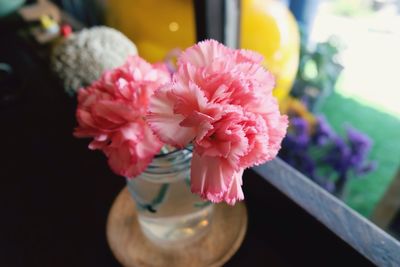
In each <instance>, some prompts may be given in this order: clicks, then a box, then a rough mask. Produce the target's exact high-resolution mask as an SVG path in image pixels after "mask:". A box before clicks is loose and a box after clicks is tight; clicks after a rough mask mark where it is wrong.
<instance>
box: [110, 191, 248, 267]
mask: <svg viewBox="0 0 400 267" xmlns="http://www.w3.org/2000/svg"><path fill="white" fill-rule="evenodd" d="M246 229H247V211H246V206H245V205H244V204H243V203H237V204H236V205H235V206H233V207H232V206H228V205H226V204H218V205H216V206H215V209H214V217H213V221H212V223H211V225H210V229H209V232H208V233H206V234H205V236H204V237H202V238H201V239H199V240H197V241H194V242H193V243H190V244H189V245H187V246H185V247H183V248H180V249H173V248H172V249H166V248H161V247H158V246H156V245H155V244H153V243H151V242H150V241H149V240H147V238H146V237H145V236H144V235H143V233H142V231H141V229H140V226H139V223H138V221H137V213H136V209H135V204H134V201H133V200H132V198H131V196H130V195H129V192H128V190H127V188H124V189H123V190H122V191H121V192H120V193H119V195H118V196H117V198H116V200H115V201H114V204H113V206H112V208H111V211H110V213H109V215H108V222H107V239H108V244H109V245H110V248H111V250H112V252H113V253H114V255H115V257H116V258H117V259H118V261H119V262H120V263H121V264H122V265H123V266H125V267H142V266H146V267H165V266H174V267H180V266H184V267H204V266H213V267H214V266H215V267H217V266H221V265H222V264H224V263H225V262H226V261H228V260H229V259H230V258H231V257H232V256H233V254H235V252H236V251H237V250H238V249H239V247H240V245H241V243H242V241H243V238H244V236H245V233H246Z"/></svg>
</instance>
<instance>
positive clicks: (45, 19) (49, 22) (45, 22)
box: [39, 15, 57, 30]
mask: <svg viewBox="0 0 400 267" xmlns="http://www.w3.org/2000/svg"><path fill="white" fill-rule="evenodd" d="M39 20H40V25H41V26H42V27H43V29H45V30H48V29H50V28H52V27H54V25H56V24H57V22H55V21H54V20H53V19H52V18H50V17H49V16H47V15H42V16H40V18H39Z"/></svg>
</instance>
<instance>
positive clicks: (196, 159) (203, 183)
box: [190, 151, 235, 202]
mask: <svg viewBox="0 0 400 267" xmlns="http://www.w3.org/2000/svg"><path fill="white" fill-rule="evenodd" d="M234 171H235V170H234V169H233V168H232V167H231V166H230V165H229V163H227V161H226V160H224V159H222V158H220V157H209V156H200V155H199V154H197V153H196V151H193V158H192V167H191V170H190V179H191V188H192V192H193V193H197V194H199V195H200V196H201V197H202V198H205V199H208V200H210V201H212V202H220V201H222V199H223V195H224V193H225V192H226V191H227V190H228V186H229V185H230V183H231V181H232V176H233V173H234Z"/></svg>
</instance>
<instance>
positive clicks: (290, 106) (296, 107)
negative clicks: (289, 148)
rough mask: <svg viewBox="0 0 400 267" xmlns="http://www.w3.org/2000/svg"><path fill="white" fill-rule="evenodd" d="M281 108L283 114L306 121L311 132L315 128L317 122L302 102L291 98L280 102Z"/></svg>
mask: <svg viewBox="0 0 400 267" xmlns="http://www.w3.org/2000/svg"><path fill="white" fill-rule="evenodd" d="M279 108H280V109H281V112H282V113H284V114H288V115H289V117H301V118H303V119H305V120H306V121H307V122H308V124H309V125H310V130H312V129H313V128H314V126H315V124H316V121H317V120H316V118H315V116H314V115H313V114H312V113H311V112H310V111H309V110H308V109H307V107H306V106H305V105H304V104H303V103H302V102H301V101H300V100H298V99H296V98H293V97H290V96H289V97H287V98H285V99H284V100H282V101H281V102H280V105H279Z"/></svg>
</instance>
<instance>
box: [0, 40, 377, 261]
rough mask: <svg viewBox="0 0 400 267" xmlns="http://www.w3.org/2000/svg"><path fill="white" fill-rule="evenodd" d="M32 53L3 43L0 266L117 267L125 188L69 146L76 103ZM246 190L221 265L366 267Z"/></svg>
mask: <svg viewBox="0 0 400 267" xmlns="http://www.w3.org/2000/svg"><path fill="white" fill-rule="evenodd" d="M36 52H37V51H36V48H34V47H32V46H30V45H26V44H25V43H24V42H21V41H20V40H19V39H18V38H14V35H10V36H6V37H4V35H3V36H2V40H1V42H0V62H4V61H6V62H8V63H10V64H11V65H13V66H14V68H15V69H16V71H17V76H16V77H18V82H17V83H18V84H19V85H18V88H16V90H15V91H12V92H11V93H10V92H7V93H6V94H5V95H6V96H7V97H6V101H3V102H2V104H1V107H0V122H1V124H0V125H1V131H0V132H1V134H0V135H1V140H2V146H1V148H2V149H1V161H0V162H1V169H0V170H1V175H0V176H1V178H0V212H1V217H0V266H6V267H14V266H15V267H16V266H40V267H47V266H49V267H53V266H56V267H58V266H59V267H62V266H85V267H86V266H96V267H101V266H104V267H105V266H109V267H111V266H119V264H118V262H117V261H116V260H115V258H114V257H113V255H112V254H111V252H110V249H109V248H108V245H107V241H106V237H105V226H106V225H105V224H106V219H107V215H108V212H109V209H110V207H111V205H112V202H113V200H114V198H115V197H116V195H117V194H118V193H119V191H120V190H121V189H122V188H123V187H124V179H123V178H121V177H117V176H116V175H114V174H113V173H112V172H111V171H110V170H109V168H108V167H107V164H106V160H105V157H104V156H103V155H102V154H101V153H99V152H93V151H89V150H88V148H87V144H88V141H87V140H78V139H75V138H73V136H72V130H73V127H74V125H75V119H74V109H75V100H74V99H71V98H69V97H68V96H67V95H66V94H64V93H63V91H62V89H61V87H60V86H59V84H58V83H57V81H56V80H55V79H54V78H53V77H52V75H51V74H50V73H49V71H48V70H47V67H46V65H47V63H46V61H43V60H42V59H40V58H38V57H37V56H36ZM1 89H3V88H0V90H1ZM7 90H9V89H7ZM2 97H4V92H3V93H2ZM3 100H4V99H3ZM244 191H245V196H246V205H247V208H248V215H249V225H248V231H247V234H246V237H245V240H244V242H243V244H242V246H241V248H240V249H239V251H238V252H237V254H236V255H235V256H234V257H233V258H232V259H231V260H230V261H229V262H228V263H227V264H226V266H252V267H253V266H254V267H256V266H285V267H286V266H335V267H337V266H372V264H371V263H370V262H369V261H367V260H366V259H365V258H363V257H362V256H361V255H360V254H358V253H357V252H356V251H354V250H353V249H352V248H351V247H349V246H348V245H347V244H346V243H344V242H343V241H342V240H341V239H339V238H338V237H337V236H335V235H334V234H333V233H332V232H330V231H329V230H328V229H327V228H325V227H324V226H323V225H322V224H320V223H319V222H318V221H316V220H315V219H314V218H313V217H311V216H310V215H309V214H308V213H307V212H305V211H304V210H302V209H301V208H300V207H298V206H297V205H296V204H294V203H293V202H292V201H291V200H289V199H288V198H287V197H286V196H285V195H283V194H281V193H280V192H279V191H277V190H276V189H275V188H274V187H273V186H271V185H270V184H268V183H267V182H266V181H265V180H264V179H263V178H262V177H259V176H258V175H256V174H255V173H254V172H252V171H247V172H246V173H245V175H244Z"/></svg>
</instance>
